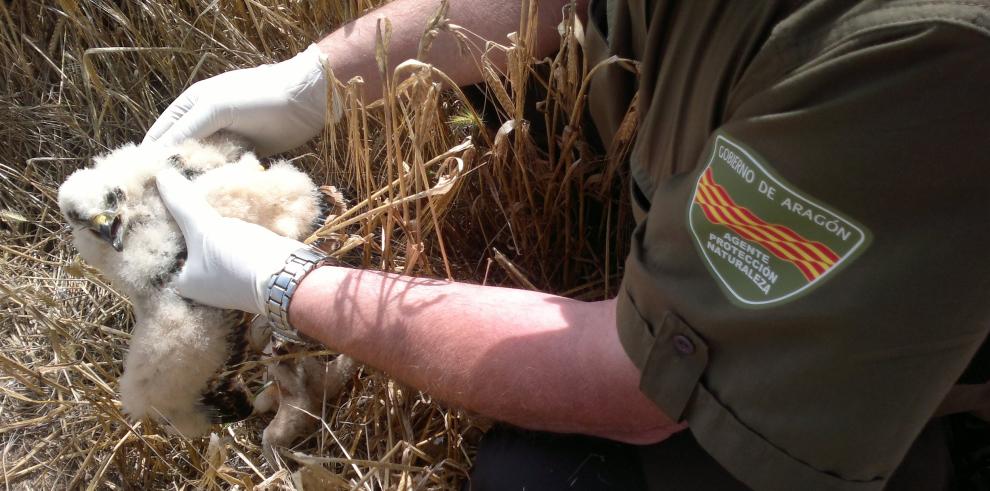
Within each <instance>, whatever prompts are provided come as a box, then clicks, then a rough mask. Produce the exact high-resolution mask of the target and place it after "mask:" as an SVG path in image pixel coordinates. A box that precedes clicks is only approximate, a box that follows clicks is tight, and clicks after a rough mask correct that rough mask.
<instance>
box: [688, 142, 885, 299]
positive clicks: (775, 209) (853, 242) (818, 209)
mask: <svg viewBox="0 0 990 491" xmlns="http://www.w3.org/2000/svg"><path fill="white" fill-rule="evenodd" d="M709 149H710V151H711V156H710V157H709V159H708V163H707V164H706V165H705V166H704V168H703V169H702V171H701V174H700V175H699V177H698V182H697V183H696V184H695V189H694V194H693V197H692V199H691V203H690V205H689V206H688V227H689V228H690V231H691V235H692V237H693V238H694V243H695V246H696V247H697V249H698V252H699V254H701V256H702V257H703V258H704V260H705V261H704V262H705V265H706V266H707V267H708V270H709V271H711V273H712V275H713V276H715V278H716V281H717V282H718V284H719V286H720V287H722V290H723V292H724V293H725V294H726V296H727V297H728V298H729V299H730V300H731V301H732V302H733V303H735V304H736V305H739V306H742V307H748V308H758V307H769V306H773V305H776V304H780V303H783V302H786V301H790V300H793V299H795V298H798V297H800V296H802V295H804V294H806V293H808V292H809V291H811V290H812V289H814V288H815V287H816V286H818V285H820V284H821V283H822V282H823V281H826V280H827V279H829V278H831V277H832V276H834V275H835V274H836V273H837V272H838V271H839V270H840V269H842V268H843V267H845V266H846V265H848V264H849V263H850V262H852V261H853V259H855V258H856V257H857V256H859V254H861V253H862V252H863V250H865V249H866V247H867V246H868V245H869V242H870V234H869V231H868V230H867V229H866V228H865V227H863V226H862V225H860V224H858V223H856V222H854V221H853V220H851V219H849V218H847V217H845V216H843V215H841V214H840V213H839V212H838V211H836V210H835V209H832V208H831V207H829V206H828V205H827V204H825V203H821V202H819V201H816V200H815V199H813V198H811V197H809V196H806V195H804V194H803V193H801V192H800V191H799V190H797V189H796V188H794V186H792V185H791V184H789V183H787V182H786V181H784V180H783V179H781V178H780V177H779V176H777V175H776V174H775V173H774V171H773V169H771V168H770V167H769V166H768V165H766V164H765V162H764V161H763V159H761V158H760V157H759V156H758V155H757V154H756V153H755V152H753V151H751V150H749V149H747V148H744V147H743V146H741V145H740V144H738V143H736V142H733V141H732V140H731V139H730V138H729V137H728V136H726V135H725V134H718V135H716V137H715V139H714V141H713V142H712V143H710V144H709Z"/></svg>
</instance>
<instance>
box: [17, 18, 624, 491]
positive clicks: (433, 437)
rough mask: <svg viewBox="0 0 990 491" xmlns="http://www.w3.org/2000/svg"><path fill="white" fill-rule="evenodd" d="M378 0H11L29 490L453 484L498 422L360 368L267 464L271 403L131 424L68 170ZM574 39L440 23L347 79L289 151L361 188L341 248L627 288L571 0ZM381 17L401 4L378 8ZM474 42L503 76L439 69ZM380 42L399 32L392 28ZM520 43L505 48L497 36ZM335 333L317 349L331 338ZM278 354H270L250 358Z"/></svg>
mask: <svg viewBox="0 0 990 491" xmlns="http://www.w3.org/2000/svg"><path fill="white" fill-rule="evenodd" d="M377 3H380V2H379V1H378V0H364V1H362V0H346V1H339V2H300V1H295V0H280V1H276V2H255V1H253V0H244V1H241V0H235V1H231V2H222V3H218V2H210V1H206V0H190V1H182V2H180V1H177V0H163V1H161V2H112V1H109V0H85V1H78V2H77V1H64V2H57V3H51V2H42V1H28V0H25V1H22V2H13V3H10V2H4V3H0V59H2V62H3V63H2V66H4V67H6V70H5V76H4V79H3V82H2V85H0V121H2V122H3V124H2V125H0V135H2V138H0V141H3V142H4V145H3V146H0V182H2V186H0V346H2V348H3V349H2V352H0V435H2V440H3V441H4V442H5V443H4V445H3V448H2V450H0V452H2V454H0V475H2V477H3V481H4V483H5V484H6V485H7V486H10V487H13V488H15V489H16V488H27V489H34V488H49V489H52V488H55V489H75V488H83V487H85V488H87V489H97V488H99V489H105V488H109V489H116V488H141V489H166V488H168V489H186V488H203V489H213V488H238V489H249V488H258V489H283V488H286V489H288V488H299V487H306V486H309V487H310V488H311V489H312V488H314V487H315V488H331V489H335V488H344V489H353V488H358V489H396V488H403V489H406V488H417V489H418V488H429V489H456V488H458V487H459V486H460V483H461V482H462V481H463V479H464V478H465V477H466V475H467V471H468V469H469V468H470V465H471V460H472V458H473V448H474V445H475V444H476V442H477V440H478V438H479V437H480V435H481V434H482V432H483V430H484V429H485V424H486V423H485V422H484V421H483V420H481V419H479V418H476V417H472V416H471V415H468V414H465V413H464V412H462V411H459V410H457V409H456V408H451V407H448V406H444V405H442V404H439V403H437V402H435V401H433V400H431V398H430V397H429V395H427V394H423V393H420V392H418V391H416V390H412V389H410V388H408V387H403V386H401V385H400V384H397V383H395V382H393V381H391V380H389V379H388V378H387V376H385V375H383V374H379V373H374V372H373V371H371V370H367V369H365V370H363V371H361V372H359V374H358V375H357V376H356V377H355V379H354V381H353V384H352V385H351V387H350V388H349V389H348V390H346V391H345V392H344V394H343V395H342V396H341V397H339V398H337V399H336V400H327V401H324V405H323V407H322V411H321V414H318V415H314V417H315V416H318V417H320V419H321V424H320V426H319V429H318V430H317V431H316V432H315V433H314V434H313V435H311V436H310V437H309V438H307V439H306V440H305V441H304V442H302V443H301V444H299V445H298V446H297V447H295V448H294V449H292V450H291V451H290V452H289V453H288V454H287V455H286V456H285V457H286V459H285V460H286V461H287V462H289V463H290V465H289V466H288V467H279V468H272V467H271V466H269V465H268V464H267V463H266V462H265V461H264V459H263V458H262V456H261V450H262V449H261V444H260V440H261V432H262V429H263V428H264V425H265V424H266V423H267V420H264V419H262V418H253V419H249V420H247V421H244V422H240V423H235V424H230V425H226V426H223V427H217V428H216V432H215V433H214V434H213V435H211V437H209V438H201V439H197V440H186V439H183V438H180V437H177V436H173V435H170V434H168V433H167V432H166V431H165V430H164V429H163V428H161V427H158V426H155V425H153V424H151V423H148V422H139V423H137V424H130V423H128V422H127V421H126V420H125V419H124V418H123V417H122V416H121V413H120V404H119V402H118V401H117V382H116V381H117V378H118V376H119V375H120V373H121V368H122V367H121V360H122V358H123V353H122V350H123V349H125V348H126V345H127V341H128V336H129V334H128V332H129V329H130V325H131V322H132V318H131V314H130V309H129V305H128V301H127V299H126V298H124V297H122V296H121V295H119V294H118V293H117V292H116V291H114V288H113V285H110V284H107V282H106V281H105V280H104V279H103V278H101V277H100V275H99V274H98V273H97V272H96V271H95V270H93V269H92V268H91V267H89V266H88V265H86V264H84V263H83V262H81V261H80V260H79V259H78V257H77V255H76V253H75V251H73V250H72V246H71V244H70V242H69V234H68V230H67V228H66V225H65V224H64V223H63V222H62V219H61V217H60V216H59V213H58V207H57V204H56V201H55V190H56V189H57V188H58V185H59V184H60V183H61V182H62V181H63V180H64V179H65V177H66V176H68V174H70V173H71V172H72V171H73V170H75V169H77V168H79V167H81V166H85V165H87V164H88V162H89V161H90V160H91V158H92V157H93V156H94V155H96V154H99V153H103V152H106V151H107V150H109V149H112V148H115V147H117V146H119V145H121V144H123V143H126V142H130V141H140V140H141V139H142V137H143V132H144V130H145V129H146V128H148V127H149V126H150V125H151V123H152V122H153V121H154V119H155V118H156V117H157V115H158V114H159V113H160V111H161V110H162V109H164V108H165V107H166V106H167V105H168V103H169V102H170V101H171V100H172V99H174V98H175V97H176V96H177V95H178V94H179V93H181V91H182V90H183V89H184V88H186V87H188V86H189V85H190V84H191V83H193V82H195V81H197V80H201V79H203V78H207V77H209V76H212V75H215V74H218V73H221V72H224V71H226V70H230V69H234V68H240V67H246V66H254V65H258V64H261V63H267V62H271V61H276V60H281V59H285V58H286V57H288V56H290V55H291V54H293V53H296V52H298V51H300V50H302V49H304V48H305V46H306V45H307V44H308V43H309V42H311V41H312V40H315V39H317V38H318V37H320V36H321V35H323V34H325V33H327V32H329V31H330V30H331V29H332V28H334V27H336V26H339V25H341V24H342V23H344V22H346V21H347V20H350V19H353V18H355V17H357V16H359V15H361V14H362V13H364V12H366V11H367V10H369V9H371V8H373V7H374V6H375V4H377ZM565 12H566V18H565V20H564V22H563V23H562V24H561V25H560V32H561V45H560V46H561V49H560V51H559V52H558V53H557V54H556V55H555V56H554V57H553V58H550V59H543V60H537V59H534V58H533V56H532V54H531V52H530V48H529V47H531V46H533V42H532V41H533V39H534V32H535V31H534V27H535V10H533V9H532V8H531V9H530V10H529V11H526V12H524V14H523V16H522V19H520V30H519V34H518V35H517V36H515V37H514V38H513V39H512V40H511V41H510V40H509V39H503V40H482V39H478V38H477V37H476V36H474V35H473V34H472V33H470V32H466V31H464V30H462V29H460V28H458V27H457V26H454V25H451V24H449V23H448V22H447V20H446V18H445V15H444V8H443V7H441V11H440V12H438V15H437V16H436V17H435V18H434V19H433V21H432V22H431V23H430V24H429V25H428V26H426V27H427V28H426V31H425V32H424V36H423V40H422V42H421V53H422V56H421V59H423V60H424V62H415V61H413V62H406V63H403V64H400V65H399V66H398V67H397V68H396V69H394V70H391V71H389V72H388V73H386V74H385V76H386V78H387V80H388V81H389V83H388V84H387V90H386V91H385V96H384V97H383V98H382V99H381V100H378V101H362V98H361V97H360V94H361V93H362V84H363V82H362V81H360V80H340V81H337V82H336V83H337V84H338V89H339V90H340V91H341V93H342V94H344V100H345V104H344V107H345V112H344V118H343V119H342V120H341V121H340V122H338V123H337V124H334V125H331V126H329V127H328V128H327V129H326V131H325V134H324V135H323V136H322V137H321V138H318V139H317V140H316V141H314V142H312V143H311V144H309V145H308V146H306V147H304V148H301V149H297V150H296V151H294V152H292V154H291V155H288V157H290V158H292V159H293V161H294V162H295V163H296V164H297V165H298V166H300V167H302V168H303V169H305V170H306V171H307V172H309V173H310V175H311V176H313V178H314V180H316V181H317V182H320V183H325V184H332V185H334V186H336V187H337V188H338V189H340V190H341V192H342V193H343V195H344V196H345V198H346V199H347V201H348V203H349V205H350V208H349V209H348V210H347V211H346V212H344V213H342V214H341V215H339V216H337V217H336V218H335V219H334V220H332V221H331V222H330V223H328V224H327V226H325V227H323V228H322V229H321V230H319V231H318V232H317V233H316V234H314V236H313V237H311V240H316V239H318V238H322V239H330V240H333V241H336V243H337V246H338V249H337V252H336V253H335V254H336V256H337V257H338V259H339V260H340V261H342V262H343V263H344V264H348V265H351V266H354V267H362V268H372V269H380V270H385V271H392V272H400V273H404V274H409V275H416V276H428V277H437V278H448V279H454V280H459V281H469V282H476V283H485V284H493V285H504V286H514V287H519V288H531V289H539V290H543V291H549V292H554V293H558V294H562V295H567V296H572V297H575V298H582V299H589V300H590V299H603V298H607V297H609V296H611V295H612V294H614V292H615V291H616V289H617V287H618V278H619V277H620V274H621V271H620V269H621V264H622V259H623V258H624V256H625V251H626V248H627V244H626V240H627V237H628V236H629V230H630V228H631V224H632V218H631V216H630V212H629V207H628V203H627V202H626V201H627V191H626V189H627V188H626V186H625V185H624V182H625V179H626V176H625V174H624V171H623V168H622V166H621V163H622V161H623V159H624V158H625V154H626V152H627V151H628V145H629V142H630V141H631V140H632V137H633V134H634V132H635V124H634V122H635V115H634V114H633V113H630V114H629V115H627V118H626V124H624V125H623V127H622V130H620V132H619V134H618V135H617V137H616V139H615V141H614V142H613V144H612V145H611V147H610V148H608V149H604V150H600V149H596V148H595V147H594V146H593V145H591V144H589V143H587V141H586V139H585V133H584V132H583V130H582V125H583V122H584V119H585V107H584V102H585V101H584V97H583V94H584V91H585V90H586V80H587V73H588V72H589V70H590V69H593V67H588V66H587V64H586V63H585V61H584V59H583V57H582V55H581V47H580V41H581V29H580V26H579V25H578V23H577V22H576V20H575V16H574V9H573V7H571V8H570V9H566V10H565ZM384 27H385V29H386V30H387V25H386V26H384ZM440 36H449V37H450V38H451V39H455V40H456V41H457V42H458V43H460V45H461V46H462V48H463V49H464V50H465V51H466V52H467V51H470V52H473V53H475V54H477V55H480V58H479V59H480V65H481V66H480V69H481V71H482V73H483V74H484V75H485V84H484V86H481V87H479V88H475V89H472V90H470V91H461V90H459V89H453V90H444V89H443V85H442V81H443V80H444V78H445V76H444V75H443V74H442V73H439V72H438V71H436V70H435V69H434V68H433V67H432V66H430V65H428V62H429V46H430V43H431V42H432V41H433V40H434V39H436V38H438V37H440ZM382 37H383V39H381V40H379V42H380V43H383V42H385V41H386V39H387V36H382ZM496 54H498V55H507V58H508V60H509V66H508V68H507V69H505V70H499V69H497V68H496V67H495V66H494V65H493V64H492V63H491V62H490V61H489V58H490V57H493V56H494V55H496ZM321 354H322V353H303V354H302V356H319V355H321ZM254 363H256V364H257V365H258V369H259V370H260V369H263V365H264V363H266V361H261V362H254Z"/></svg>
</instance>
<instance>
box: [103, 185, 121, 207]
mask: <svg viewBox="0 0 990 491" xmlns="http://www.w3.org/2000/svg"><path fill="white" fill-rule="evenodd" d="M122 199H124V192H123V191H121V190H120V188H113V190H112V191H110V192H108V193H107V195H106V197H104V198H103V201H104V204H105V205H106V206H107V208H114V207H116V206H117V203H119V202H120V200H122Z"/></svg>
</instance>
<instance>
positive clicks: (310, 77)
mask: <svg viewBox="0 0 990 491" xmlns="http://www.w3.org/2000/svg"><path fill="white" fill-rule="evenodd" d="M323 60H324V55H323V53H322V52H321V51H320V49H319V48H318V47H317V46H316V45H315V44H311V45H310V46H309V48H307V49H306V50H305V51H303V52H302V53H299V54H298V55H296V56H295V57H293V58H290V59H288V60H286V61H283V62H281V63H276V64H274V65H261V66H257V67H254V68H245V69H242V70H234V71H230V72H226V73H221V74H220V75H217V76H215V77H212V78H208V79H206V80H202V81H199V82H196V83H195V84H193V85H192V86H191V87H189V88H188V89H186V90H185V92H183V93H182V94H181V95H179V97H178V98H177V99H175V101H174V102H172V104H170V105H169V106H168V108H166V109H165V111H164V112H162V114H161V116H159V117H158V120H156V121H155V124H153V125H152V126H151V129H149V130H148V134H147V135H146V136H145V137H144V143H150V142H159V143H162V144H164V145H173V144H176V143H181V142H183V141H185V140H187V139H190V138H195V139H200V138H205V137H207V136H210V135H212V134H213V133H215V132H217V131H219V130H228V131H231V132H233V133H236V134H238V135H241V136H243V137H245V138H247V139H248V140H250V141H251V143H253V144H254V145H256V148H255V150H256V153H257V154H258V155H259V156H262V157H265V156H268V155H272V154H275V153H279V152H284V151H286V150H289V149H292V148H295V147H298V146H299V145H302V144H303V143H306V142H307V141H308V140H310V139H311V138H313V137H314V136H316V135H317V134H318V133H319V132H320V131H321V130H322V129H323V127H324V126H326V124H327V122H328V121H330V120H333V121H336V120H338V119H340V104H338V103H334V105H333V114H332V115H329V116H328V115H327V77H326V72H325V70H324V68H323V66H324V65H323ZM334 94H336V91H335V92H334ZM334 99H335V100H336V99H339V98H338V97H336V95H335V97H334Z"/></svg>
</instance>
